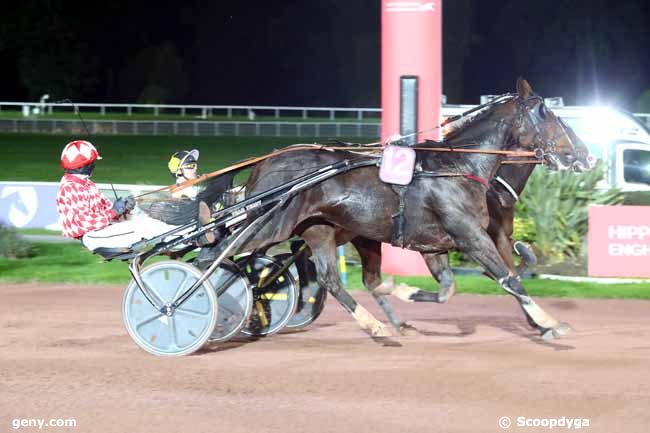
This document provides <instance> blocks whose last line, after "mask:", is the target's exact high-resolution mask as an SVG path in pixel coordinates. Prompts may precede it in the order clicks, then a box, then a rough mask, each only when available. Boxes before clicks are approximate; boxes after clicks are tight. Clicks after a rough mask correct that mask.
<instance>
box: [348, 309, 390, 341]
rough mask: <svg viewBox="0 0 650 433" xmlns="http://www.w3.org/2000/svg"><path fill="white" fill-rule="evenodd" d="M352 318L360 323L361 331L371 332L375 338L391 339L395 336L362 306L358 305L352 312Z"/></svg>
mask: <svg viewBox="0 0 650 433" xmlns="http://www.w3.org/2000/svg"><path fill="white" fill-rule="evenodd" d="M352 317H354V318H355V320H356V321H357V323H359V326H360V327H361V329H364V330H366V331H368V332H370V335H372V336H373V337H391V336H392V335H393V334H391V332H390V331H389V330H388V328H387V327H386V326H385V325H384V324H383V323H381V322H380V321H379V320H377V319H376V318H375V316H373V315H372V314H370V312H369V311H368V310H366V309H365V308H363V306H362V305H361V304H357V306H356V308H355V309H354V311H353V312H352Z"/></svg>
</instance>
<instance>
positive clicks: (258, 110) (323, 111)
mask: <svg viewBox="0 0 650 433" xmlns="http://www.w3.org/2000/svg"><path fill="white" fill-rule="evenodd" d="M34 109H36V111H37V112H38V113H43V114H45V113H47V114H54V113H74V114H78V113H82V114H83V113H93V114H99V115H101V116H106V115H111V114H122V115H126V116H132V115H134V114H149V115H153V116H160V115H163V114H166V115H179V116H194V117H197V118H201V119H205V118H207V117H211V116H225V117H228V118H232V117H234V116H247V117H254V116H271V117H274V118H276V119H280V118H282V117H301V118H302V119H309V118H310V117H312V118H313V117H318V118H329V120H331V121H334V120H336V119H337V118H338V119H341V118H346V119H350V118H355V119H357V120H364V119H365V118H368V117H371V118H378V117H379V115H380V113H381V108H344V107H292V106H266V105H157V104H101V103H79V104H77V103H52V102H43V103H40V102H0V112H2V111H3V110H12V111H23V110H26V111H25V112H26V113H33V112H34V111H35V110H34ZM251 120H254V119H251Z"/></svg>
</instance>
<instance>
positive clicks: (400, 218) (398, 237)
mask: <svg viewBox="0 0 650 433" xmlns="http://www.w3.org/2000/svg"><path fill="white" fill-rule="evenodd" d="M391 187H392V189H393V191H395V192H396V193H397V196H398V197H399V208H398V210H397V213H396V214H393V215H391V219H392V221H393V230H392V233H391V236H390V243H391V245H393V246H394V247H400V248H404V226H405V225H406V218H405V216H404V209H405V208H406V203H404V196H405V195H406V189H407V188H408V185H405V186H397V185H391Z"/></svg>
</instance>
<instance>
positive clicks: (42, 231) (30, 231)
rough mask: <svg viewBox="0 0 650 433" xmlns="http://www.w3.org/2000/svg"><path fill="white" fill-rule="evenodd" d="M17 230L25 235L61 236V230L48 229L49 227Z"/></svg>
mask: <svg viewBox="0 0 650 433" xmlns="http://www.w3.org/2000/svg"><path fill="white" fill-rule="evenodd" d="M16 231H17V232H18V233H20V234H23V235H50V236H61V232H60V231H57V230H47V229H16Z"/></svg>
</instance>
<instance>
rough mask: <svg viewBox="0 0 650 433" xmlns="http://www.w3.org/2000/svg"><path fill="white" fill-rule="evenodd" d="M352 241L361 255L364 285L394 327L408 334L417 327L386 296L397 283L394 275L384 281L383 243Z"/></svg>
mask: <svg viewBox="0 0 650 433" xmlns="http://www.w3.org/2000/svg"><path fill="white" fill-rule="evenodd" d="M351 243H352V245H354V247H355V248H356V250H357V251H358V252H359V256H360V257H361V266H362V268H363V285H364V286H365V287H366V288H367V289H368V290H369V291H370V294H372V297H373V298H374V300H375V301H376V302H377V304H379V306H380V307H381V309H382V311H383V312H384V314H385V315H386V317H387V318H388V320H389V321H390V323H391V325H393V328H395V329H396V330H397V331H398V332H399V333H400V334H407V333H408V332H409V331H410V330H413V329H415V328H414V327H413V326H411V325H409V324H408V323H407V322H404V321H402V320H401V319H400V318H399V316H398V315H397V313H395V310H394V309H393V306H392V305H391V304H390V302H389V301H388V298H387V296H386V293H392V291H393V290H394V289H395V284H394V280H393V279H392V277H391V278H388V279H386V280H385V281H383V282H382V279H381V243H380V242H376V241H373V240H370V239H365V238H360V237H357V238H354V239H352V240H351Z"/></svg>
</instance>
